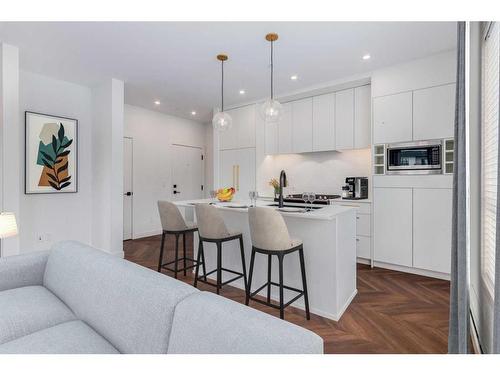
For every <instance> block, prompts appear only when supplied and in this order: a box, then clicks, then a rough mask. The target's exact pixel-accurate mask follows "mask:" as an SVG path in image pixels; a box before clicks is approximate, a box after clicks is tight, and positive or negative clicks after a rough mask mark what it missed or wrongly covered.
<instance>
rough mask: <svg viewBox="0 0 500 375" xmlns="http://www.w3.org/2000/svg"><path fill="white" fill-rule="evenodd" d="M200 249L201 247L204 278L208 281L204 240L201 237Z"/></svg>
mask: <svg viewBox="0 0 500 375" xmlns="http://www.w3.org/2000/svg"><path fill="white" fill-rule="evenodd" d="M200 249H201V266H202V267H203V280H204V281H207V268H206V266H205V249H204V247H203V241H202V240H201V239H200Z"/></svg>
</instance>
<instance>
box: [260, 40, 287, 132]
mask: <svg viewBox="0 0 500 375" xmlns="http://www.w3.org/2000/svg"><path fill="white" fill-rule="evenodd" d="M266 40H267V41H268V42H270V43H271V97H270V98H269V99H267V100H266V102H265V103H264V104H263V105H262V107H261V115H262V118H263V119H264V120H265V122H266V124H272V123H276V122H278V121H279V120H280V119H281V116H282V115H283V106H282V105H281V103H280V102H278V101H277V100H275V99H274V82H273V81H274V63H273V52H274V51H273V45H274V42H275V41H277V40H278V34H275V33H270V34H267V35H266Z"/></svg>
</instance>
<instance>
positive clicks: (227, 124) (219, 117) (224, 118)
mask: <svg viewBox="0 0 500 375" xmlns="http://www.w3.org/2000/svg"><path fill="white" fill-rule="evenodd" d="M212 125H213V127H214V129H215V130H218V131H221V132H223V131H226V130H229V129H231V127H232V126H233V119H232V118H231V116H230V115H229V113H227V112H217V113H216V114H215V115H214V118H213V119H212Z"/></svg>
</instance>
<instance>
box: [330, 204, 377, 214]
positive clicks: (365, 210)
mask: <svg viewBox="0 0 500 375" xmlns="http://www.w3.org/2000/svg"><path fill="white" fill-rule="evenodd" d="M333 204H334V205H336V206H347V207H356V208H357V209H358V213H360V214H370V213H371V204H370V203H354V202H335V203H333Z"/></svg>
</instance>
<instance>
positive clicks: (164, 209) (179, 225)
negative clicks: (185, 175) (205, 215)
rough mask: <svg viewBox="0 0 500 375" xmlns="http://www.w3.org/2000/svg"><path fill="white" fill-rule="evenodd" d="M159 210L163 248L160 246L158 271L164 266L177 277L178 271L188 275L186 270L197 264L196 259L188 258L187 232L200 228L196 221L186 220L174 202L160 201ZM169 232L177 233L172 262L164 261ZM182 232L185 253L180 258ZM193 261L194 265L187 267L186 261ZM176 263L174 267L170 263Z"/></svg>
mask: <svg viewBox="0 0 500 375" xmlns="http://www.w3.org/2000/svg"><path fill="white" fill-rule="evenodd" d="M158 211H159V213H160V220H161V226H162V228H163V231H162V235H161V248H160V259H159V260H158V272H161V269H162V268H164V269H166V270H169V271H171V272H173V273H174V275H175V278H176V279H177V273H178V272H181V271H182V272H184V276H186V270H188V269H190V268H193V267H195V266H196V264H197V262H196V260H194V259H192V258H188V257H187V256H186V233H192V232H193V233H194V232H196V231H197V230H198V227H197V225H196V223H192V222H186V221H185V220H184V218H183V217H182V215H181V212H180V211H179V208H177V206H176V205H175V204H173V203H172V202H168V201H158ZM167 234H173V235H175V259H174V260H173V261H171V262H167V263H162V262H163V248H164V247H165V237H166V236H167ZM181 234H182V246H183V255H182V258H181V259H179V236H180V235H181ZM188 260H189V261H191V262H192V265H191V266H189V267H187V264H186V261H188ZM181 261H182V262H183V267H182V268H181V269H179V262H181ZM172 263H174V268H173V269H172V268H169V267H168V266H169V265H170V264H172Z"/></svg>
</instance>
